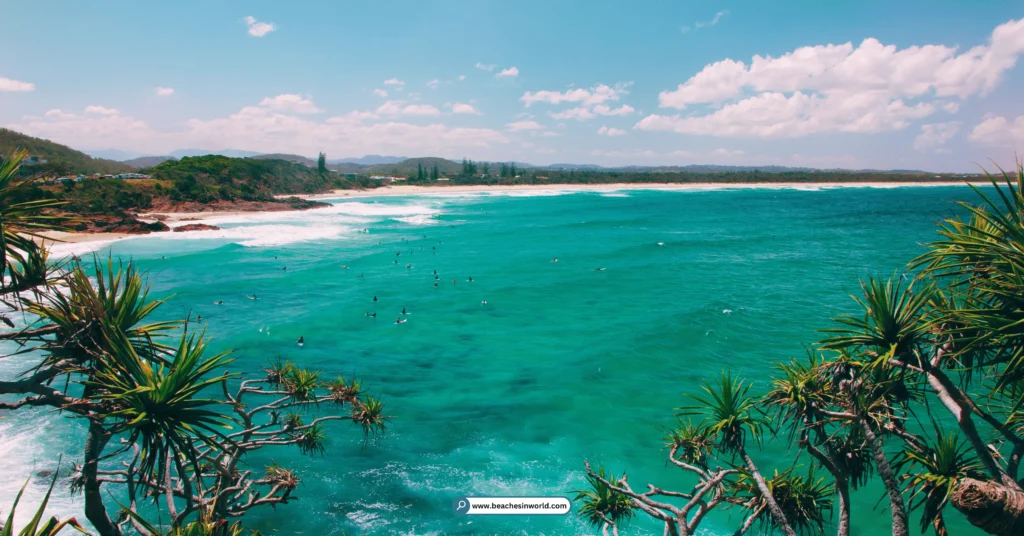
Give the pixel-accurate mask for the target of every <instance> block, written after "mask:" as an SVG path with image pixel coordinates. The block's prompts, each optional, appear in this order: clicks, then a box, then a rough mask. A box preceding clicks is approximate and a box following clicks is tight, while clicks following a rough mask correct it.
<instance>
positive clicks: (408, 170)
mask: <svg viewBox="0 0 1024 536" xmlns="http://www.w3.org/2000/svg"><path fill="white" fill-rule="evenodd" d="M420 164H422V165H423V169H424V170H425V171H429V170H430V169H432V168H433V167H434V166H437V170H438V171H439V172H440V173H441V174H442V175H457V174H459V173H460V172H462V163H461V162H453V161H451V160H446V159H444V158H435V157H427V158H407V159H405V160H402V161H401V162H397V163H394V164H379V165H376V166H369V167H367V168H365V169H364V170H363V171H362V172H361V173H365V174H366V175H394V176H397V177H408V176H410V175H415V174H416V171H417V169H419V165H420Z"/></svg>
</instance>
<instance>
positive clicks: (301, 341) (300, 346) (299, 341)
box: [298, 337, 306, 348]
mask: <svg viewBox="0 0 1024 536" xmlns="http://www.w3.org/2000/svg"><path fill="white" fill-rule="evenodd" d="M298 343H299V348H302V345H304V344H306V340H305V339H303V338H302V337H299V340H298Z"/></svg>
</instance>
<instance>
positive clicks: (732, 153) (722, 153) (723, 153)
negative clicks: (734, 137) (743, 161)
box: [711, 147, 745, 156]
mask: <svg viewBox="0 0 1024 536" xmlns="http://www.w3.org/2000/svg"><path fill="white" fill-rule="evenodd" d="M711 154H712V155H715V156H740V155H743V154H745V152H744V151H741V150H739V149H735V150H729V149H726V148H725V147H719V148H718V149H715V150H714V151H711Z"/></svg>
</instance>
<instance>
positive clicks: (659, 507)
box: [577, 373, 833, 536]
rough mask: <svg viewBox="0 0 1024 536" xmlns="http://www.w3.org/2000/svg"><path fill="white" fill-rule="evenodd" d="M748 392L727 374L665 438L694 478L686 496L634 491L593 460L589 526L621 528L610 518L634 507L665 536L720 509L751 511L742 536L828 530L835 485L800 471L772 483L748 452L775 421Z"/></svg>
mask: <svg viewBox="0 0 1024 536" xmlns="http://www.w3.org/2000/svg"><path fill="white" fill-rule="evenodd" d="M749 390H750V386H749V384H746V383H745V382H743V381H741V380H738V379H735V378H733V377H732V376H731V375H730V374H728V373H723V375H722V376H721V378H719V380H718V381H716V382H712V383H705V384H704V385H703V391H704V393H703V394H701V395H693V396H690V400H691V401H692V402H694V404H690V405H687V406H683V407H681V408H679V413H678V414H677V415H678V416H679V417H682V418H686V419H689V420H680V421H679V424H678V425H677V427H676V428H675V429H674V430H673V431H672V433H670V434H669V436H668V437H667V438H666V441H667V447H668V449H669V452H668V461H669V462H670V463H671V464H672V466H674V467H676V468H678V469H681V470H682V471H684V472H685V473H686V474H688V475H690V476H691V477H692V478H693V480H694V483H693V486H692V488H690V489H689V490H687V491H673V490H666V489H662V488H660V487H658V486H655V485H653V484H648V485H647V491H643V492H641V491H638V490H634V489H633V487H632V486H631V485H630V484H629V480H628V476H627V475H625V474H623V475H622V476H621V477H613V476H612V475H606V474H605V473H604V471H603V470H602V471H598V472H595V471H594V470H593V469H592V468H591V466H590V464H589V462H588V463H586V464H585V467H586V470H587V481H588V483H589V484H590V490H588V491H584V492H577V498H578V499H583V500H584V503H583V505H582V507H581V512H582V513H583V514H584V516H585V518H586V519H587V521H588V522H590V523H591V524H593V525H595V526H605V525H608V526H615V525H617V523H618V522H617V521H616V520H615V519H613V518H612V517H611V515H610V514H611V512H612V511H613V510H612V507H611V505H615V510H614V511H617V512H620V514H619V517H620V518H623V519H624V518H625V515H624V514H622V513H621V512H624V511H625V510H626V509H627V508H628V509H630V510H632V511H636V510H639V511H641V512H643V513H645V514H647V515H648V516H650V517H652V518H654V519H657V520H659V521H661V522H662V523H663V526H664V533H665V534H666V535H672V536H691V535H693V534H698V533H699V530H700V525H701V523H702V522H703V521H704V520H705V519H706V516H707V515H708V514H709V513H710V512H711V511H713V510H715V509H716V508H739V509H741V510H742V511H743V512H744V514H743V519H744V520H743V522H742V524H741V525H740V527H739V529H737V531H736V533H735V534H736V535H737V536H742V535H743V534H745V533H746V532H747V531H748V530H750V529H751V527H753V526H754V525H760V526H761V527H763V528H764V529H765V530H771V531H778V532H781V533H783V534H796V533H797V530H814V527H821V526H823V525H824V523H825V521H826V519H827V517H826V516H827V512H828V511H830V509H831V503H832V495H833V492H832V487H831V484H829V483H827V482H825V481H824V480H823V479H821V478H816V477H815V475H814V472H813V469H812V470H810V471H802V470H801V468H799V467H791V468H789V469H787V470H785V471H781V472H780V471H775V473H774V474H773V475H772V476H771V477H770V478H765V477H764V475H763V474H762V472H761V470H760V468H759V467H758V466H757V464H756V462H755V461H754V459H753V457H752V456H751V454H750V452H749V448H750V446H751V445H753V446H754V448H757V445H758V444H759V442H760V440H761V438H762V436H763V435H764V434H765V433H766V431H767V428H766V427H767V425H768V422H767V421H766V419H765V417H764V415H763V414H761V412H759V410H758V408H757V399H756V398H754V397H752V396H750V395H749ZM694 418H696V419H699V420H698V421H697V422H694V421H693V420H692V419H694ZM723 466H724V467H723Z"/></svg>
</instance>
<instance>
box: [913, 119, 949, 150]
mask: <svg viewBox="0 0 1024 536" xmlns="http://www.w3.org/2000/svg"><path fill="white" fill-rule="evenodd" d="M959 131H960V122H959V121H949V122H946V123H929V124H927V125H921V133H920V134H918V135H917V137H916V138H914V149H916V150H918V151H922V152H927V151H934V150H936V149H938V148H940V147H942V146H943V145H945V144H946V142H948V141H949V140H951V139H953V136H955V135H956V133H957V132H959Z"/></svg>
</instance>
